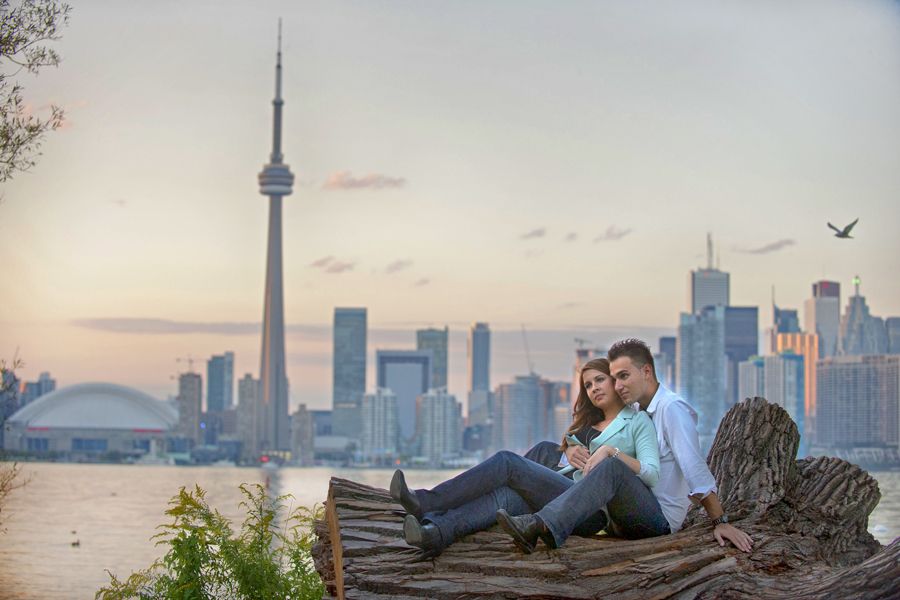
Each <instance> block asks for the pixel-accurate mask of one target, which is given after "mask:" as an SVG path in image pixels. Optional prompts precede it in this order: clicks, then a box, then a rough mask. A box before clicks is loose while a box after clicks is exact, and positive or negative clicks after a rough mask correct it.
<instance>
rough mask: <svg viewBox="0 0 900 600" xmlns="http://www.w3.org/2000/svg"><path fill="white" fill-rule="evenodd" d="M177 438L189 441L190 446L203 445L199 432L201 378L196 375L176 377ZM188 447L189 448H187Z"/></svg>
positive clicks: (201, 393) (183, 374)
mask: <svg viewBox="0 0 900 600" xmlns="http://www.w3.org/2000/svg"><path fill="white" fill-rule="evenodd" d="M177 402H178V436H179V437H181V438H183V439H186V440H189V441H190V445H199V444H203V443H204V438H203V435H202V432H201V431H200V413H201V412H202V410H201V408H202V404H203V378H202V377H200V375H199V374H197V373H182V374H181V375H179V376H178V398H177ZM189 447H190V446H189Z"/></svg>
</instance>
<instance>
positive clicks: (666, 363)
mask: <svg viewBox="0 0 900 600" xmlns="http://www.w3.org/2000/svg"><path fill="white" fill-rule="evenodd" d="M677 347H678V338H677V337H676V336H674V335H669V336H663V337H660V338H659V352H657V354H656V355H655V356H654V357H653V362H654V363H655V364H656V378H657V379H658V380H659V382H660V383H662V384H663V385H665V386H666V387H668V388H670V389H674V388H675V380H676V375H675V362H676V360H675V357H676V356H677V350H676V349H677Z"/></svg>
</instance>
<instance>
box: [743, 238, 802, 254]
mask: <svg viewBox="0 0 900 600" xmlns="http://www.w3.org/2000/svg"><path fill="white" fill-rule="evenodd" d="M795 243H796V242H795V241H794V240H791V239H783V240H778V241H777V242H772V243H770V244H766V245H764V246H760V247H759V248H744V249H741V248H735V250H737V251H738V252H742V253H744V254H769V253H770V252H778V251H779V250H782V249H783V248H787V247H788V246H793V245H794V244H795Z"/></svg>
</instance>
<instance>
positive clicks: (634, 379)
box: [608, 339, 753, 552]
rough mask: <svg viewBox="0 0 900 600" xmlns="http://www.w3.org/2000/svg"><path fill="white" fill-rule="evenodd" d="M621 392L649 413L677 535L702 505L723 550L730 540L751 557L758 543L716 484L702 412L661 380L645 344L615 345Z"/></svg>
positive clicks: (664, 499) (660, 494)
mask: <svg viewBox="0 0 900 600" xmlns="http://www.w3.org/2000/svg"><path fill="white" fill-rule="evenodd" d="M608 357H609V362H610V373H611V374H612V376H613V378H614V379H615V381H616V386H615V387H616V392H617V393H618V394H619V397H621V398H622V400H624V401H625V402H626V403H631V402H635V403H637V404H639V405H640V408H641V410H645V411H647V414H649V415H650V418H651V419H652V420H653V424H654V425H655V426H656V435H657V439H658V441H659V458H660V471H659V482H658V483H657V484H656V485H655V486H654V487H653V488H652V490H653V493H654V494H655V495H656V498H657V500H659V504H660V507H661V508H662V511H663V514H664V515H665V517H666V520H668V522H669V528H670V529H671V530H672V532H673V533H674V532H676V531H678V530H679V529H681V525H682V523H683V522H684V518H685V516H686V515H687V511H688V508H689V507H690V504H691V502H699V503H700V504H701V505H703V508H704V509H705V510H706V514H707V515H709V518H710V519H711V520H712V523H713V525H714V526H715V528H714V529H713V535H714V536H715V538H716V541H717V542H719V545H720V546H724V545H725V540H728V541H730V542H731V543H732V544H734V545H735V546H736V547H737V548H739V549H741V550H743V551H744V552H750V549H751V547H752V546H753V540H752V539H751V538H750V536H749V535H747V534H746V533H744V532H743V531H741V530H740V529H738V528H737V527H735V526H733V525H731V524H730V523H729V522H728V515H726V514H725V511H724V510H723V509H722V504H721V503H720V502H719V497H718V496H717V495H716V492H717V487H716V480H715V478H713V476H712V473H711V472H710V471H709V467H708V466H707V464H706V460H705V459H704V458H703V456H702V455H701V454H700V439H699V437H698V435H697V413H696V412H695V411H694V409H693V408H691V406H690V405H689V404H688V403H687V402H685V400H684V399H683V398H682V397H681V396H679V395H678V394H676V393H674V392H672V391H671V390H669V389H668V388H666V387H665V386H664V385H661V384H660V383H659V381H658V380H657V379H656V370H655V367H654V364H653V354H652V353H651V352H650V348H648V347H647V344H645V343H644V342H642V341H641V340H636V339H626V340H622V341H619V342H616V343H615V344H613V346H612V348H610V349H609V353H608Z"/></svg>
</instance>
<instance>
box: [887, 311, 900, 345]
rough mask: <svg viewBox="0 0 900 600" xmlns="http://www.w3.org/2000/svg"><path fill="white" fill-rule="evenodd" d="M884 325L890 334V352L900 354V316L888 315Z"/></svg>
mask: <svg viewBox="0 0 900 600" xmlns="http://www.w3.org/2000/svg"><path fill="white" fill-rule="evenodd" d="M884 327H885V329H887V335H888V354H900V317H888V318H887V319H885V320H884Z"/></svg>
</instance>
